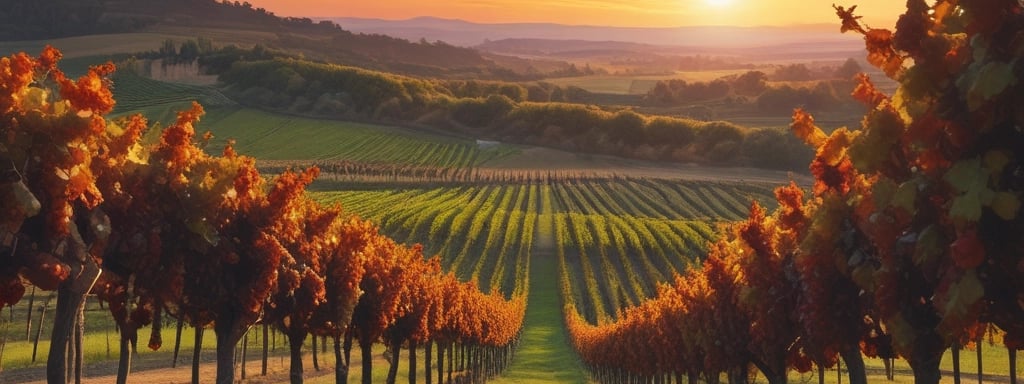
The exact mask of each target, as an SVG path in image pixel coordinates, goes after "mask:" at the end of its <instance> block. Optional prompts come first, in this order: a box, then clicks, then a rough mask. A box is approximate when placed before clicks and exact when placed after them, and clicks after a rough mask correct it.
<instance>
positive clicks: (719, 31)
mask: <svg viewBox="0 0 1024 384" xmlns="http://www.w3.org/2000/svg"><path fill="white" fill-rule="evenodd" d="M314 20H330V21H333V22H335V23H337V24H339V25H341V27H342V28H345V29H346V30H350V31H353V32H362V33H375V34H385V35H389V36H394V37H400V38H404V39H409V40H413V41H416V40H420V39H425V40H427V41H437V40H440V41H444V42H446V43H449V44H453V45H458V46H477V45H480V44H484V43H486V42H487V41H488V40H489V41H495V40H504V39H545V40H586V41H608V42H612V41H614V42H627V43H640V44H649V45H663V46H685V47H706V48H711V47H716V48H727V49H743V48H753V47H761V46H764V45H766V44H767V45H785V44H795V43H801V42H812V41H813V42H816V43H819V44H821V43H830V44H846V45H850V46H853V45H856V44H862V43H861V40H860V38H858V37H857V36H854V35H849V34H847V35H844V34H840V33H839V23H838V22H837V23H836V24H834V25H833V24H808V25H799V26H791V27H774V26H772V27H734V26H686V27H674V28H639V27H604V26H590V25H563V24H553V23H504V24H481V23H473V22H469V21H465V20H455V19H442V18H436V17H417V18H413V19H408V20H382V19H366V18H350V17H325V18H314ZM861 47H862V45H861Z"/></svg>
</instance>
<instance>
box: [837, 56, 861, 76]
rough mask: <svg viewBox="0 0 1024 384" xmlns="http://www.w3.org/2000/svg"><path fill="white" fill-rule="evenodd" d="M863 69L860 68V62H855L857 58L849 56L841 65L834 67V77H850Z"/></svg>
mask: <svg viewBox="0 0 1024 384" xmlns="http://www.w3.org/2000/svg"><path fill="white" fill-rule="evenodd" d="M863 70H864V69H863V68H861V66H860V64H859V63H857V60H854V59H853V58H852V57H851V58H849V59H846V61H844V62H843V65H842V66H840V67H839V68H836V77H838V78H840V79H843V80H848V79H852V78H853V77H854V76H857V74H858V73H861V72H862V71H863Z"/></svg>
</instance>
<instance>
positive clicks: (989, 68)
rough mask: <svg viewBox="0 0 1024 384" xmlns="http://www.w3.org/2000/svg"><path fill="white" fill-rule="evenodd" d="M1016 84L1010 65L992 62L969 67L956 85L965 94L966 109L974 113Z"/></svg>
mask: <svg viewBox="0 0 1024 384" xmlns="http://www.w3.org/2000/svg"><path fill="white" fill-rule="evenodd" d="M1016 83H1017V77H1016V76H1014V74H1013V65H1012V64H1011V63H1006V62H1001V61H992V62H988V63H986V64H984V65H980V66H978V65H977V64H976V65H971V66H970V68H969V69H968V71H967V72H966V73H965V74H964V75H963V76H962V77H961V78H960V79H958V80H957V84H956V85H957V87H958V88H960V90H961V91H965V92H966V93H967V108H969V109H970V110H971V111H976V110H978V108H981V106H982V105H984V104H985V102H987V101H989V100H990V99H992V98H993V97H995V96H998V95H999V94H1000V93H1003V91H1005V90H1006V89H1007V88H1009V87H1010V86H1011V85H1014V84H1016Z"/></svg>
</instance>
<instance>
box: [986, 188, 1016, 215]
mask: <svg viewBox="0 0 1024 384" xmlns="http://www.w3.org/2000/svg"><path fill="white" fill-rule="evenodd" d="M992 211H993V212H995V213H996V215H998V216H999V217H1001V218H1002V219H1003V220H1013V219H1016V218H1017V213H1018V212H1020V199H1018V198H1017V195H1015V194H1013V193H1010V192H1005V191H1004V192H999V193H996V194H995V197H993V198H992Z"/></svg>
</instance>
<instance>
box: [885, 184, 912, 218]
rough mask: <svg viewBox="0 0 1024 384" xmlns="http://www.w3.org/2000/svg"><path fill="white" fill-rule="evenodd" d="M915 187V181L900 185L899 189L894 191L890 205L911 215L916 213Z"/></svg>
mask: <svg viewBox="0 0 1024 384" xmlns="http://www.w3.org/2000/svg"><path fill="white" fill-rule="evenodd" d="M917 187H918V184H917V181H916V180H910V181H907V182H905V183H903V184H900V186H899V188H897V189H896V194H895V195H894V196H893V197H892V202H891V203H890V205H892V206H893V207H896V208H901V209H903V210H904V211H906V212H908V213H911V214H913V213H914V212H916V211H917V209H916V201H917Z"/></svg>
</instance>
